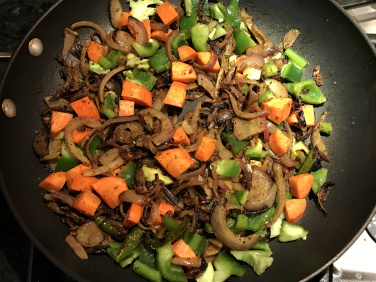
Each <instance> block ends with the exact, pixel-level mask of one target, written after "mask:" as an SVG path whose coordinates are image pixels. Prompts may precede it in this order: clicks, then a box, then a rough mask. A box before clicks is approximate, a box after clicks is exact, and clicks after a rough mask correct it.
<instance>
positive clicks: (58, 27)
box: [0, 0, 376, 282]
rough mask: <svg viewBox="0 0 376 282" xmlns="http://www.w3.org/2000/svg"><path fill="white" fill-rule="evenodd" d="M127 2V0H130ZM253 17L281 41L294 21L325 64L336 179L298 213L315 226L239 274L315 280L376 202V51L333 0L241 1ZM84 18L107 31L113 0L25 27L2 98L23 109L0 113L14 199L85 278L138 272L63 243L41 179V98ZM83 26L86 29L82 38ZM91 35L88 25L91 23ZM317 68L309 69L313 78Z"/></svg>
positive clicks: (34, 228) (49, 248)
mask: <svg viewBox="0 0 376 282" xmlns="http://www.w3.org/2000/svg"><path fill="white" fill-rule="evenodd" d="M124 6H125V5H124ZM241 6H242V7H246V8H247V10H248V12H249V14H251V15H253V16H254V17H255V18H254V22H255V23H256V24H257V25H258V26H259V27H260V28H261V30H262V31H264V33H265V34H266V35H267V36H269V38H270V39H271V40H272V41H273V42H281V41H282V39H283V36H284V35H285V34H286V32H287V31H289V30H290V29H291V28H297V29H299V30H300V32H301V35H300V37H299V39H298V41H297V42H296V44H295V50H296V51H297V52H299V53H301V54H304V56H305V57H306V59H307V60H308V61H309V63H310V65H309V66H308V69H313V67H315V66H317V65H320V66H321V74H322V75H323V78H324V81H325V85H324V86H323V87H322V91H323V93H324V94H325V95H326V97H327V99H328V101H327V102H326V103H325V104H324V105H323V106H321V107H319V108H318V109H316V110H317V114H318V115H319V114H321V113H322V112H323V111H327V112H328V117H327V119H326V120H327V121H330V122H332V123H333V127H334V129H333V133H332V135H331V136H330V138H326V139H325V143H326V145H327V148H328V150H329V154H330V157H331V161H330V163H327V164H324V166H325V167H327V168H328V169H329V174H328V180H330V181H332V182H334V183H335V184H336V188H335V190H334V191H333V192H332V193H331V195H330V197H329V199H328V201H327V202H326V203H325V207H326V209H327V211H328V212H329V214H328V215H327V216H325V217H324V216H323V214H322V213H321V212H320V211H319V210H318V209H317V208H316V207H315V203H314V201H312V200H311V201H308V207H307V211H306V213H305V215H304V217H303V219H302V220H301V221H300V222H299V224H301V225H302V226H304V227H305V228H306V229H308V230H309V234H308V238H307V240H306V241H303V240H300V241H297V242H293V243H285V244H281V243H278V242H276V241H273V242H272V243H271V244H270V245H271V249H272V251H273V257H274V258H275V261H274V263H273V265H272V266H271V267H270V268H269V269H268V270H267V271H266V272H265V273H264V274H263V275H262V276H261V277H256V275H255V274H254V273H253V271H252V270H251V269H250V268H248V267H247V268H246V269H247V274H246V275H245V276H244V277H241V278H238V279H236V278H234V279H231V280H234V281H249V280H250V279H253V280H255V281H300V280H308V279H310V278H313V277H314V276H315V275H317V274H318V273H319V272H320V271H322V270H323V269H324V268H326V267H327V266H329V265H330V264H331V263H332V262H333V261H334V260H335V259H337V258H338V257H339V256H340V255H341V254H342V253H343V252H344V251H345V250H346V249H347V248H348V247H349V246H350V245H351V244H352V242H354V240H355V239H356V238H357V237H358V236H359V235H360V234H361V232H362V231H363V230H364V228H365V227H366V225H367V223H368V221H369V220H370V219H371V217H372V215H373V214H374V213H375V211H376V209H375V203H376V181H375V178H374V175H375V171H376V162H375V159H376V130H375V129H374V122H375V120H376V57H375V54H374V52H375V50H374V49H373V48H372V47H371V45H370V44H369V42H368V41H367V40H366V39H365V36H364V34H362V33H361V32H360V31H359V29H358V28H357V27H356V26H355V25H354V24H353V22H352V21H351V20H350V19H349V18H348V17H347V16H346V15H345V14H344V13H343V11H342V10H341V9H340V8H339V7H337V6H336V5H335V4H333V3H332V2H331V1H324V0H316V1H300V0H278V1H276V0H247V1H244V0H243V1H241ZM80 20H91V21H94V22H96V23H98V24H100V25H101V26H102V27H104V28H105V29H106V30H110V29H111V26H110V22H109V16H108V2H107V1H104V0H102V1H89V0H80V1H73V0H64V1H60V2H59V3H58V4H57V5H56V6H54V8H53V9H51V10H50V11H49V12H48V13H47V14H46V15H45V16H44V17H43V18H42V19H41V20H40V21H39V22H38V23H37V24H36V25H35V26H34V28H33V29H32V30H31V31H30V32H29V33H28V35H27V36H26V38H25V39H24V40H23V42H22V43H21V45H20V47H19V48H18V49H17V51H16V53H15V54H14V56H13V57H12V61H11V63H10V65H9V68H8V71H7V74H6V76H5V78H4V80H3V82H2V86H1V101H2V100H3V99H4V98H11V99H12V100H13V101H14V102H15V104H16V106H17V115H16V117H14V118H11V119H10V118H7V117H5V115H4V114H3V113H1V114H0V148H1V150H0V152H1V154H0V173H1V180H0V185H1V188H2V191H3V193H4V196H5V197H6V199H7V201H8V204H9V206H10V208H11V209H12V211H13V213H14V214H15V216H16V218H17V220H18V221H19V223H20V224H21V226H22V227H23V229H24V230H25V232H26V233H27V234H28V235H29V236H30V238H31V239H32V240H33V241H34V243H35V244H36V246H37V247H38V248H39V249H40V250H41V251H42V252H43V253H44V254H45V255H46V256H47V257H48V258H49V259H50V260H52V261H53V262H54V263H55V264H56V265H58V266H59V267H60V268H61V269H63V270H64V271H66V272H67V273H68V274H70V275H71V276H72V277H74V278H75V279H77V280H80V281H112V282H115V281H125V280H129V281H136V280H141V278H140V277H138V276H137V275H135V274H133V273H132V271H131V269H121V268H120V267H118V266H116V265H115V264H113V263H112V262H111V260H110V259H109V258H108V257H107V256H106V255H92V256H90V257H89V259H88V260H87V261H81V260H80V259H79V258H78V257H76V255H75V254H74V253H73V252H72V250H71V249H70V248H69V246H68V245H67V244H66V243H65V242H64V238H65V236H66V235H67V233H68V230H67V228H66V226H65V225H63V224H62V223H61V221H60V220H59V218H58V217H57V216H56V215H54V214H53V213H51V212H50V211H49V210H48V209H47V208H46V206H45V204H44V203H43V194H44V191H42V190H41V189H40V188H38V184H39V182H40V181H41V179H43V178H44V177H45V176H46V175H47V174H48V173H47V172H46V171H45V170H44V168H43V166H42V165H41V164H40V163H39V161H38V159H37V157H36V156H35V155H34V152H33V150H32V141H33V138H34V136H35V134H36V131H37V130H38V129H40V128H41V121H40V113H41V112H42V110H43V108H44V102H43V97H45V96H47V95H51V94H53V93H55V90H56V89H57V88H59V87H60V86H61V85H62V83H63V81H62V80H61V79H60V75H59V70H60V65H59V64H58V63H57V62H56V61H55V60H54V58H55V56H56V55H57V54H59V53H60V52H61V49H62V42H63V30H64V28H65V27H67V26H70V25H71V24H72V23H74V22H77V21H80ZM85 32H86V31H85V30H82V31H80V34H81V35H82V38H84V36H85ZM87 34H89V31H87ZM35 37H37V38H40V39H41V40H42V42H43V44H44V51H43V53H42V55H40V56H39V57H33V56H31V55H30V54H29V51H28V42H29V41H30V40H31V39H32V38H35ZM310 75H311V73H310V71H308V70H306V71H305V77H306V78H309V77H310Z"/></svg>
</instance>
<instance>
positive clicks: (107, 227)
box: [94, 215, 125, 252]
mask: <svg viewBox="0 0 376 282" xmlns="http://www.w3.org/2000/svg"><path fill="white" fill-rule="evenodd" d="M94 222H95V223H96V224H97V225H98V227H99V228H100V229H102V230H103V231H104V232H105V233H106V234H107V235H110V236H111V238H113V239H115V240H117V241H123V240H124V239H125V236H124V234H122V233H120V232H119V230H118V229H117V228H116V227H114V226H112V224H111V222H110V221H109V220H107V218H106V217H105V216H104V215H100V216H98V217H96V218H95V219H94ZM119 252H120V249H119Z"/></svg>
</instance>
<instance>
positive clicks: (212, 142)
mask: <svg viewBox="0 0 376 282" xmlns="http://www.w3.org/2000/svg"><path fill="white" fill-rule="evenodd" d="M216 147H217V140H216V139H213V138H210V137H208V136H204V138H202V141H201V143H200V146H198V148H197V150H196V152H195V158H196V159H198V160H200V161H203V162H206V161H207V160H209V159H210V158H211V156H212V155H213V154H214V151H215V148H216Z"/></svg>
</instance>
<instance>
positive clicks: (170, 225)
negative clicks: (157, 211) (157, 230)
mask: <svg viewBox="0 0 376 282" xmlns="http://www.w3.org/2000/svg"><path fill="white" fill-rule="evenodd" d="M162 223H163V224H164V225H165V226H166V228H167V231H173V230H176V229H178V228H179V226H180V224H179V223H178V222H177V221H176V220H173V219H172V218H169V217H168V216H162Z"/></svg>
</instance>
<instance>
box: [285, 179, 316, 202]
mask: <svg viewBox="0 0 376 282" xmlns="http://www.w3.org/2000/svg"><path fill="white" fill-rule="evenodd" d="M289 184H290V190H291V194H292V195H293V196H294V197H296V198H298V199H302V198H304V197H305V196H307V195H308V193H309V191H311V187H312V184H313V175H312V174H310V173H303V174H299V175H295V176H292V177H290V178H289Z"/></svg>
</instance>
